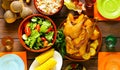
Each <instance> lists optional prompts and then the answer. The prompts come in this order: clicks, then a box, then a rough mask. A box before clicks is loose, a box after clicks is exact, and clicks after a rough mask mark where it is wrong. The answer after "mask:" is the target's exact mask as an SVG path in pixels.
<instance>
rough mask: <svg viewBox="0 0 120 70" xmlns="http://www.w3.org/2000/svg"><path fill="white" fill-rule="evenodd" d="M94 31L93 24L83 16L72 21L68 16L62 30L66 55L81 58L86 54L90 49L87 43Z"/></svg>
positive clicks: (71, 16) (69, 15)
mask: <svg viewBox="0 0 120 70" xmlns="http://www.w3.org/2000/svg"><path fill="white" fill-rule="evenodd" d="M94 30H95V24H94V23H93V22H92V21H91V20H90V19H89V18H88V17H86V16H85V15H83V14H81V15H80V16H79V17H78V18H75V19H74V17H73V15H72V14H68V17H67V20H66V22H65V23H64V29H63V32H64V34H65V40H66V51H67V53H69V54H72V55H75V56H82V55H84V54H85V53H87V51H89V49H90V47H89V44H90V42H89V41H90V38H91V36H92V35H93V34H94V33H93V32H94ZM96 35H97V34H96ZM88 42H89V44H88Z"/></svg>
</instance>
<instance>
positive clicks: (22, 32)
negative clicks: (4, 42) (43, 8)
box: [18, 14, 57, 52]
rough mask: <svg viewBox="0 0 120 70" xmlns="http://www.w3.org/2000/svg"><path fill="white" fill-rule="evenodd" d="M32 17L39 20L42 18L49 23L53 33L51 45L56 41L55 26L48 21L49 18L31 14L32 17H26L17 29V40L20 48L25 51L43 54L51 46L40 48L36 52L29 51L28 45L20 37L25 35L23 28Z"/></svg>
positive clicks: (33, 50)
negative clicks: (20, 45)
mask: <svg viewBox="0 0 120 70" xmlns="http://www.w3.org/2000/svg"><path fill="white" fill-rule="evenodd" d="M32 17H40V18H44V19H47V20H49V21H50V22H51V24H52V26H53V32H54V36H53V40H52V44H54V42H55V40H56V34H57V33H56V25H55V23H54V22H53V21H52V19H50V18H49V17H47V16H44V15H41V14H33V15H30V16H28V17H26V18H25V19H24V20H23V21H22V22H21V23H20V25H19V28H18V38H19V40H20V43H21V44H22V46H23V47H24V48H25V49H27V50H28V51H31V52H44V51H46V50H48V49H50V48H51V47H52V46H47V47H45V48H40V49H38V50H35V49H31V48H29V46H28V45H26V44H25V42H24V40H23V38H22V35H23V34H24V33H25V31H24V30H25V26H26V25H27V22H28V21H30V19H31V18H32Z"/></svg>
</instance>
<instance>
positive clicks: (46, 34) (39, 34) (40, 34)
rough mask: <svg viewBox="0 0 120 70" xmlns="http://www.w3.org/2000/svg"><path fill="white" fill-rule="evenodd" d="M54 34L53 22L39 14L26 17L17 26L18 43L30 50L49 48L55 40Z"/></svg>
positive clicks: (40, 50)
mask: <svg viewBox="0 0 120 70" xmlns="http://www.w3.org/2000/svg"><path fill="white" fill-rule="evenodd" d="M56 34H57V33H56V25H55V23H54V22H53V21H52V19H50V18H49V17H47V16H44V15H41V14H33V15H30V16H28V17H26V18H25V19H24V20H23V21H22V22H21V23H20V25H19V28H18V38H19V40H20V43H21V44H22V46H23V47H24V48H25V49H27V50H28V51H31V52H44V51H46V50H48V49H50V48H51V47H52V45H53V44H54V42H55V40H56Z"/></svg>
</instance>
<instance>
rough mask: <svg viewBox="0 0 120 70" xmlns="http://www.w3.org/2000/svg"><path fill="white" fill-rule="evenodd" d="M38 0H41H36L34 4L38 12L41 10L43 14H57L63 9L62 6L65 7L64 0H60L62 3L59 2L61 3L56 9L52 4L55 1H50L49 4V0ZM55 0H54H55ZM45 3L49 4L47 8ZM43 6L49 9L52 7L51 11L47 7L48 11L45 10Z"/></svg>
mask: <svg viewBox="0 0 120 70" xmlns="http://www.w3.org/2000/svg"><path fill="white" fill-rule="evenodd" d="M38 1H40V0H34V6H35V8H36V9H37V10H38V12H40V13H41V14H43V15H47V16H51V15H54V14H56V13H58V12H59V11H60V10H61V9H62V7H63V4H64V0H60V3H59V5H58V7H57V6H55V7H56V10H54V9H55V8H54V7H53V8H52V6H53V5H54V4H53V3H54V2H51V3H49V4H47V3H48V1H47V0H46V1H47V2H44V0H41V1H42V2H43V3H42V2H39V3H38ZM51 1H52V0H51ZM53 1H54V0H53ZM38 4H39V6H38ZM45 4H47V6H49V7H48V8H46V5H45ZM43 7H44V8H46V9H47V10H48V9H50V11H49V10H48V11H47V10H46V9H45V11H47V12H45V11H44V10H43ZM51 11H54V12H51Z"/></svg>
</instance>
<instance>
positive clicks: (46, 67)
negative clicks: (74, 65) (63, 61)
mask: <svg viewBox="0 0 120 70" xmlns="http://www.w3.org/2000/svg"><path fill="white" fill-rule="evenodd" d="M56 63H57V62H56V60H55V59H54V58H50V59H48V60H47V61H46V62H45V63H43V64H42V65H40V66H38V67H36V68H35V70H51V69H53V68H54V67H55V65H56Z"/></svg>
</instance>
